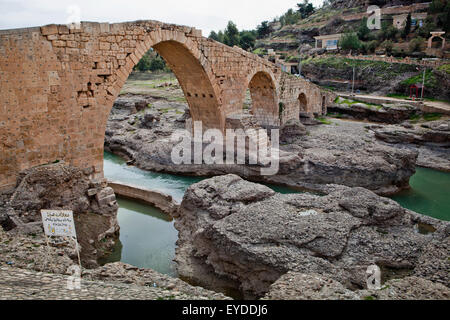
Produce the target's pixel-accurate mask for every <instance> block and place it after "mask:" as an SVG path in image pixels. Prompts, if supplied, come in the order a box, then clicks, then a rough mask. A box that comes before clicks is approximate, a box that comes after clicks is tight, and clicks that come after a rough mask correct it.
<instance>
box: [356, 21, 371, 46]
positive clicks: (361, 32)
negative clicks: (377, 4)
mask: <svg viewBox="0 0 450 320" xmlns="http://www.w3.org/2000/svg"><path fill="white" fill-rule="evenodd" d="M369 35H370V29H369V27H367V18H364V19H362V20H361V24H360V25H359V28H358V38H359V40H362V41H367V40H368V39H369Z"/></svg>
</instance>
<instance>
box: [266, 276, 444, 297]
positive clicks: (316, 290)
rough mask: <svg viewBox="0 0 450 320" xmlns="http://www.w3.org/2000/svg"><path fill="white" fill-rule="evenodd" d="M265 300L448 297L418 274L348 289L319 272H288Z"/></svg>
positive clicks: (272, 287) (442, 289) (440, 286)
mask: <svg viewBox="0 0 450 320" xmlns="http://www.w3.org/2000/svg"><path fill="white" fill-rule="evenodd" d="M264 299H267V300H402V301H404V300H448V299H450V291H449V288H448V287H446V286H444V285H442V284H439V283H434V282H432V281H430V280H426V279H423V278H418V277H407V278H403V279H395V280H390V281H388V282H386V283H385V284H384V286H383V287H382V288H381V289H380V290H357V291H351V290H348V289H347V288H345V287H344V286H343V285H342V284H341V283H339V282H337V281H335V280H333V279H330V278H328V277H326V276H323V275H319V274H302V273H296V272H289V273H287V274H285V275H284V276H282V277H281V278H280V279H278V280H277V281H276V282H275V283H274V284H273V285H272V286H271V287H270V291H269V293H267V294H266V296H265V297H264Z"/></svg>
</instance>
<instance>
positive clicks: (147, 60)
mask: <svg viewBox="0 0 450 320" xmlns="http://www.w3.org/2000/svg"><path fill="white" fill-rule="evenodd" d="M151 62H152V58H151V57H150V54H149V52H146V53H145V54H144V56H143V57H142V58H141V60H139V62H138V64H137V65H136V66H135V67H134V69H136V70H139V71H148V70H150V64H151Z"/></svg>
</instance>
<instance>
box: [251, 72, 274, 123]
mask: <svg viewBox="0 0 450 320" xmlns="http://www.w3.org/2000/svg"><path fill="white" fill-rule="evenodd" d="M247 88H248V89H249V90H250V96H251V99H252V108H251V113H252V114H253V115H254V116H255V118H256V119H257V121H258V122H259V124H260V125H261V126H263V127H270V126H277V125H279V110H278V104H277V101H278V97H277V89H276V85H275V81H274V77H273V75H271V73H269V72H267V71H257V72H255V73H253V74H250V75H249V77H248V79H247V85H246V86H245V90H247Z"/></svg>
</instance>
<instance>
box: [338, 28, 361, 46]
mask: <svg viewBox="0 0 450 320" xmlns="http://www.w3.org/2000/svg"><path fill="white" fill-rule="evenodd" d="M339 45H340V47H341V48H342V49H343V50H359V49H360V48H361V45H362V44H361V41H360V40H359V39H358V36H357V35H356V33H354V32H351V33H346V34H344V35H343V36H342V38H341V40H340V41H339Z"/></svg>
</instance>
